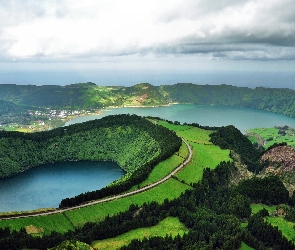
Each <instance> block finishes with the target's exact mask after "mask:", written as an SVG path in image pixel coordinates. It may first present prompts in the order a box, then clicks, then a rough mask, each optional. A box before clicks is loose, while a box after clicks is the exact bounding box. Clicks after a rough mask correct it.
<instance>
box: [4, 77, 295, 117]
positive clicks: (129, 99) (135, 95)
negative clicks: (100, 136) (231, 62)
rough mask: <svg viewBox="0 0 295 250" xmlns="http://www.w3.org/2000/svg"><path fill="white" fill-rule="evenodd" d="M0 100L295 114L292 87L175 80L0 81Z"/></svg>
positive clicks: (53, 105) (37, 104)
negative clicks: (229, 108) (101, 83)
mask: <svg viewBox="0 0 295 250" xmlns="http://www.w3.org/2000/svg"><path fill="white" fill-rule="evenodd" d="M0 100H3V101H9V102H12V103H14V104H16V105H26V106H31V107H35V108H36V107H43V108H44V107H50V108H65V109H71V108H73V109H74V108H77V109H83V108H96V109H99V108H103V107H109V106H158V105H168V104H171V103H192V104H210V105H211V104H214V105H227V106H237V107H247V108H254V109H260V110H266V111H271V112H276V113H280V114H283V115H286V116H289V117H295V90H292V89H286V88H264V87H257V88H255V89H251V88H248V87H236V86H232V85H225V84H222V85H197V84H192V83H177V84H174V85H161V86H153V85H151V84H149V83H140V84H136V85H134V86H131V87H123V86H97V85H96V84H94V83H91V82H87V83H78V84H71V85H66V86H59V85H44V86H35V85H13V84H11V85H10V84H0Z"/></svg>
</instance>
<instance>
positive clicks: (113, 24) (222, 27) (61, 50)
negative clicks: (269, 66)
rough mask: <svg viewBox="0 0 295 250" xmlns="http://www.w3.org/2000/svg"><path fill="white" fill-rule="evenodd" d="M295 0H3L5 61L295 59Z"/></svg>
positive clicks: (0, 41) (0, 32)
mask: <svg viewBox="0 0 295 250" xmlns="http://www.w3.org/2000/svg"><path fill="white" fill-rule="evenodd" d="M293 2H294V1H293V0H280V1H278V0H260V1H250V0H241V1H235V2H234V3H233V2H232V1H229V0H224V1H219V0H218V1H217V0H212V1H210V2H208V1H205V0H197V1H193V0H170V1H168V0H163V1H158V0H149V1H138V0H125V1H121V0H100V1H96V0H83V1H74V0H72V1H65V0H61V1H57V0H56V1H37V0H35V1H32V0H31V1H16V0H14V1H5V2H4V1H1V2H0V15H1V20H3V22H1V24H0V60H2V61H5V60H8V61H9V60H16V61H18V60H24V61H26V60H29V61H39V60H41V61H54V60H65V61H71V60H73V58H74V59H75V60H77V59H78V58H82V59H83V60H87V58H89V60H92V61H93V60H95V59H97V60H98V59H99V58H101V57H108V56H111V57H113V56H122V55H132V54H138V55H146V54H154V55H155V56H163V55H165V54H172V55H173V54H175V55H177V54H178V55H179V54H190V53H192V54H205V55H208V57H221V58H223V57H225V58H230V59H247V60H248V59H253V60H255V59H258V60H266V59H269V60H277V59H288V60H295V57H294V54H295V53H294V47H295V18H294V13H295V3H293ZM253 46H255V49H254V50H253ZM269 46H271V48H270V47H269ZM286 51H288V53H286Z"/></svg>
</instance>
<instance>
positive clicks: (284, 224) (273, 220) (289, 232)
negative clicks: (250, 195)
mask: <svg viewBox="0 0 295 250" xmlns="http://www.w3.org/2000/svg"><path fill="white" fill-rule="evenodd" d="M263 208H265V209H266V210H267V211H268V212H269V214H271V212H272V211H274V210H276V208H277V206H268V205H264V204H251V210H252V213H253V214H255V213H257V212H258V211H259V210H261V209H263ZM265 220H266V221H267V222H269V223H270V224H271V225H272V226H275V227H278V229H279V230H280V231H282V233H283V235H284V236H285V237H286V238H287V239H288V240H291V241H293V242H295V229H294V226H295V223H294V222H289V221H286V220H285V219H284V218H283V217H280V216H267V217H266V218H265Z"/></svg>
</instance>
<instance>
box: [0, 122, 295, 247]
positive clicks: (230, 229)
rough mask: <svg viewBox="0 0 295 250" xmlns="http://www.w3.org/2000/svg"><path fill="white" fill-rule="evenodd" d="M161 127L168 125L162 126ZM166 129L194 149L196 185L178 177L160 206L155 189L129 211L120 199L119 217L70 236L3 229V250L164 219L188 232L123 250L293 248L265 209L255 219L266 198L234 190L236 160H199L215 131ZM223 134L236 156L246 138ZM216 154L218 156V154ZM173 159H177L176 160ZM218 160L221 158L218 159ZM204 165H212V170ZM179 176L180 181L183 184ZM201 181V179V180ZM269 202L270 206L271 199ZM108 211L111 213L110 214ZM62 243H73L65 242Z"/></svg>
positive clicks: (269, 186) (100, 235)
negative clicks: (254, 208) (254, 205)
mask: <svg viewBox="0 0 295 250" xmlns="http://www.w3.org/2000/svg"><path fill="white" fill-rule="evenodd" d="M160 123H161V124H163V125H164V124H165V123H164V122H160ZM167 127H169V128H170V129H175V131H177V134H178V135H180V134H181V135H183V136H184V137H185V135H186V136H189V137H190V138H191V141H190V143H191V144H192V145H193V148H194V154H196V156H195V157H194V158H193V160H192V163H191V164H190V165H189V166H188V168H190V169H191V171H192V172H191V173H197V172H195V171H196V170H194V168H195V167H197V168H201V169H204V170H203V174H202V175H201V177H200V176H199V174H198V173H197V174H198V177H197V178H196V179H195V180H194V181H191V183H189V182H188V183H186V180H187V179H186V178H187V177H186V176H187V175H186V174H185V175H182V172H180V173H179V174H177V176H176V177H175V178H172V179H171V180H169V182H167V185H168V186H169V185H170V184H172V185H170V186H169V188H170V189H167V188H166V189H163V190H165V192H166V194H164V193H162V197H161V198H162V201H160V200H161V199H159V201H160V202H155V201H151V200H150V199H149V198H150V197H149V196H148V193H149V195H150V196H151V198H153V199H154V200H156V199H157V197H156V194H157V192H156V191H155V190H154V191H155V192H154V193H153V194H152V191H153V190H150V191H148V192H146V193H142V194H140V195H137V197H136V198H135V199H134V204H131V205H129V208H128V209H127V210H126V209H121V208H120V206H121V207H123V206H125V205H126V203H127V198H126V199H125V198H124V199H122V201H116V202H117V203H116V204H117V205H115V201H114V202H112V203H109V204H113V209H117V211H118V212H116V213H111V215H109V216H106V215H104V218H102V219H101V220H98V219H95V220H93V221H92V222H87V223H83V224H82V225H81V224H80V226H75V227H73V228H72V230H69V231H68V232H60V233H57V232H51V233H47V234H44V235H43V237H42V238H39V237H36V236H31V235H28V234H27V233H26V232H25V230H20V231H19V232H18V231H14V232H12V231H11V232H10V231H9V229H7V228H6V229H2V230H1V232H0V234H1V237H0V238H1V239H0V248H4V249H7V248H8V249H9V248H11V249H18V248H21V247H27V248H39V249H46V248H49V247H54V246H56V245H59V244H60V243H61V242H62V241H66V240H73V239H74V240H75V241H77V240H78V241H82V242H85V243H87V244H92V242H93V241H96V240H101V239H106V238H113V237H116V236H119V235H123V234H126V233H127V232H132V230H134V229H139V228H147V229H148V228H149V227H152V226H157V225H160V224H159V223H161V222H162V221H164V220H165V218H169V217H174V218H178V219H179V221H180V222H181V223H183V225H184V226H185V228H186V229H187V230H188V232H186V233H185V234H183V235H178V236H175V235H166V236H165V237H160V236H157V235H155V237H152V236H149V238H145V239H143V240H138V239H135V240H133V241H132V242H131V243H130V244H129V245H128V246H124V247H123V248H122V249H239V248H240V247H241V246H243V247H245V246H249V247H252V248H255V249H269V248H271V249H295V247H294V244H293V243H292V242H291V241H289V240H287V238H286V237H285V236H283V234H282V233H281V232H280V231H279V230H278V228H276V227H273V226H272V225H271V224H270V223H268V222H267V221H265V218H268V217H269V213H268V212H267V211H266V212H265V211H264V210H262V211H261V212H258V213H256V214H255V215H251V207H250V204H251V202H253V201H254V200H255V199H262V198H259V197H260V196H259V195H260V193H259V192H253V193H254V194H251V195H249V194H247V193H245V192H244V190H245V189H246V187H247V185H249V183H247V182H246V181H245V182H241V185H240V186H241V187H244V188H239V186H238V187H235V186H231V185H230V179H231V178H232V173H233V172H235V171H236V167H235V165H234V163H233V162H232V161H228V162H224V161H223V162H221V163H220V164H218V166H217V167H215V168H214V167H212V166H211V165H210V164H212V163H211V162H212V161H210V162H207V161H203V160H202V159H200V160H197V159H198V156H199V157H204V156H205V155H206V154H205V152H203V151H202V148H203V147H204V149H205V148H206V149H207V151H208V150H209V151H211V150H212V149H213V147H216V146H214V145H212V144H211V143H210V142H208V141H206V136H207V137H208V138H209V134H210V133H212V131H209V130H206V131H204V130H202V129H201V128H199V127H193V126H189V125H185V126H178V125H175V124H168V125H167ZM222 129H223V130H222V131H223V132H222V138H223V140H224V141H225V142H226V143H227V146H225V148H226V147H227V148H230V149H231V150H232V151H233V150H239V146H238V145H240V144H241V145H243V144H244V143H245V142H244V136H243V135H241V134H240V133H234V136H233V133H232V132H233V130H232V128H231V127H224V128H222ZM227 135H228V136H230V135H231V137H230V138H231V139H228V138H226V137H227ZM216 136H217V137H216ZM213 138H218V130H217V134H215V135H213V136H212V139H213ZM212 141H214V140H212ZM246 145H247V147H246V148H247V151H248V150H250V151H251V150H253V149H252V148H251V147H250V145H248V144H246ZM195 150H198V151H195ZM220 151H221V150H220ZM212 152H215V153H216V154H217V151H212ZM227 152H228V151H227ZM243 152H244V151H243V150H241V158H242V157H246V156H247V157H248V160H249V161H250V162H252V163H254V162H255V161H256V156H255V155H254V157H253V158H252V157H251V154H249V153H247V152H245V153H244V155H243ZM254 152H255V151H254ZM177 154H180V155H185V152H184V150H183V149H180V151H179V152H178V153H177ZM173 157H177V155H174V156H173ZM217 157H220V156H219V155H218V156H217ZM202 165H203V167H202ZM206 165H208V168H207V167H206ZM155 170H156V168H155ZM180 177H181V179H179V178H180ZM200 178H202V179H201V180H200ZM189 180H193V178H192V177H191V176H190V178H189ZM251 181H252V182H251V185H252V186H255V187H257V188H256V189H255V190H262V189H265V190H264V191H265V192H269V193H271V194H272V193H274V192H276V191H277V190H278V187H279V189H281V190H283V189H284V188H283V186H282V183H281V182H280V180H279V179H278V178H274V179H273V180H271V179H270V180H264V181H261V180H260V179H259V180H258V179H252V180H251ZM169 183H170V184H169ZM177 183H179V184H181V185H183V186H186V187H187V189H186V191H185V192H183V193H182V194H181V195H180V196H177V197H174V198H169V199H163V195H168V194H169V193H172V192H174V190H172V187H173V186H176V185H177ZM243 183H244V184H243ZM243 185H244V186H243ZM284 192H285V190H284ZM140 197H141V198H143V199H146V200H149V202H146V203H141V204H140V205H137V204H138V203H137V201H136V200H137V199H140ZM284 197H285V196H284ZM130 199H132V197H130V198H128V200H130ZM286 199H287V201H288V202H289V203H290V205H289V206H290V208H292V206H293V205H292V200H293V197H291V198H290V199H289V197H287V198H286ZM268 202H269V203H270V204H272V202H273V200H269V201H268ZM276 202H277V201H276ZM136 203H137V204H136ZM107 204H108V203H107ZM107 204H105V206H107ZM129 204H130V203H129ZM93 207H94V206H93ZM87 209H88V210H89V211H91V213H92V216H94V215H93V211H94V210H93V208H92V207H89V208H87ZM102 209H103V206H100V209H98V210H97V212H98V211H99V210H102ZM108 211H109V212H113V211H111V210H108ZM72 212H73V213H70V212H67V216H68V217H69V218H71V219H72V218H75V217H76V220H78V219H79V218H78V216H79V215H80V216H82V213H81V212H80V211H78V210H77V211H72ZM84 213H85V210H84ZM106 214H107V213H106ZM55 216H57V215H55ZM59 216H62V215H59ZM89 216H90V213H89ZM63 218H65V217H63ZM28 220H29V219H28ZM31 221H33V220H31ZM76 225H79V224H76ZM63 244H65V245H66V244H72V243H71V242H69V241H66V242H65V243H63ZM94 244H95V243H94Z"/></svg>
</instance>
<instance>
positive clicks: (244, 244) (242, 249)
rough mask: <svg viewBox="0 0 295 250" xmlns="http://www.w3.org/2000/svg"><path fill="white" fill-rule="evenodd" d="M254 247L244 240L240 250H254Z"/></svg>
mask: <svg viewBox="0 0 295 250" xmlns="http://www.w3.org/2000/svg"><path fill="white" fill-rule="evenodd" d="M252 249H254V248H252V247H249V246H248V245H247V244H246V243H245V242H242V245H241V247H240V248H239V250H252Z"/></svg>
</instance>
